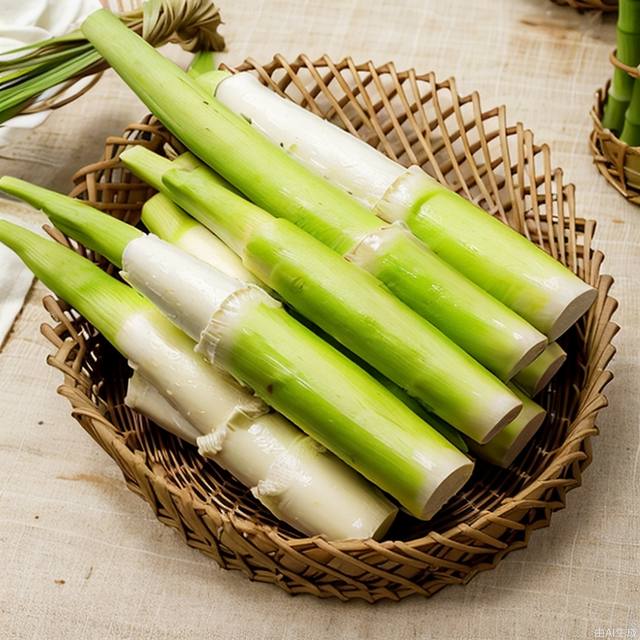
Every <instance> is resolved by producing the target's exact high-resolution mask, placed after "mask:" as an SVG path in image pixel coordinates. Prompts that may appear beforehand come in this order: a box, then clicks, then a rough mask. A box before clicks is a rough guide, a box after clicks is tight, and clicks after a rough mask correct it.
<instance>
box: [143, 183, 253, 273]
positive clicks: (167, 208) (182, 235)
mask: <svg viewBox="0 0 640 640" xmlns="http://www.w3.org/2000/svg"><path fill="white" fill-rule="evenodd" d="M142 222H143V223H144V225H145V226H146V227H147V229H149V231H150V232H151V233H152V234H154V235H156V236H158V237H159V238H161V239H162V240H166V241H167V242H170V243H171V244H174V245H176V246H177V247H180V248H181V249H182V250H183V251H186V252H187V253H190V254H191V255H193V256H196V257H197V258H200V259H201V260H204V261H205V262H208V263H209V264H211V265H213V266H214V267H216V268H217V269H220V271H222V272H223V273H225V274H226V275H228V276H230V277H232V278H236V279H238V280H242V281H243V282H247V283H248V282H252V283H254V284H259V282H258V280H257V279H256V277H255V276H254V275H253V274H252V273H251V272H250V271H248V270H247V269H246V268H245V267H244V265H243V264H242V260H241V259H240V258H239V257H238V255H237V254H236V253H235V252H234V251H232V250H231V249H229V247H228V246H227V245H226V244H225V243H224V242H222V240H220V239H219V238H218V237H217V236H215V235H214V234H213V233H211V231H209V230H208V229H207V228H206V227H204V226H203V225H201V224H200V223H199V222H196V221H195V220H194V219H193V218H192V217H191V216H190V215H189V214H188V213H186V212H185V211H183V210H182V209H181V208H180V207H179V206H178V205H177V204H175V203H174V202H172V201H171V200H170V199H169V198H168V197H167V196H165V195H164V194H162V193H156V195H155V196H153V197H151V198H149V200H147V201H146V202H145V203H144V206H143V207H142Z"/></svg>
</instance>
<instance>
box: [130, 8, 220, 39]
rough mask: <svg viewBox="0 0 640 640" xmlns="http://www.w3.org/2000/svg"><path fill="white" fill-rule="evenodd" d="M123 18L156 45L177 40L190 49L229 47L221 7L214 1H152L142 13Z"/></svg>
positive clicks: (134, 13)
mask: <svg viewBox="0 0 640 640" xmlns="http://www.w3.org/2000/svg"><path fill="white" fill-rule="evenodd" d="M121 17H122V18H124V19H125V21H127V22H129V26H130V27H131V28H133V29H134V30H135V31H137V32H138V33H141V35H142V37H143V38H144V39H145V40H146V41H147V42H149V44H151V45H153V46H154V47H159V46H161V45H163V44H165V43H167V42H175V43H177V44H179V45H180V46H181V47H182V48H183V49H185V50H186V51H202V50H205V51H224V49H225V42H224V38H223V37H222V36H221V35H220V34H219V33H218V27H219V26H220V25H221V24H222V19H221V17H220V10H219V9H218V8H217V7H216V6H215V5H214V4H213V2H211V0H148V1H147V2H145V3H144V5H143V8H142V16H140V12H139V11H136V12H132V13H130V14H126V15H125V16H121ZM140 17H142V20H140Z"/></svg>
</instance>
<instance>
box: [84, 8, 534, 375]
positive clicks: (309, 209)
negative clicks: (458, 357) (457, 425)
mask: <svg viewBox="0 0 640 640" xmlns="http://www.w3.org/2000/svg"><path fill="white" fill-rule="evenodd" d="M83 31H84V33H85V35H87V37H88V38H89V39H90V40H91V42H92V43H93V44H94V45H95V46H96V48H97V49H98V50H99V51H100V52H101V53H102V54H103V55H104V56H105V58H106V59H107V60H108V61H109V62H110V64H111V65H112V66H113V68H114V69H115V70H116V71H117V72H118V73H119V74H120V75H121V76H122V78H123V79H124V80H125V81H126V82H127V83H128V84H129V85H130V86H131V88H132V89H133V90H134V91H135V92H136V93H137V94H138V95H139V96H140V98H141V99H142V100H143V101H144V102H145V103H146V104H147V106H148V107H149V108H150V109H151V110H152V111H153V112H154V113H155V115H157V116H158V117H159V118H160V120H161V121H162V122H163V124H164V125H165V126H166V127H167V128H168V129H170V130H171V131H172V132H173V133H174V134H175V135H176V136H177V137H179V138H180V139H181V140H182V141H183V142H184V143H185V144H186V145H187V146H188V147H189V148H190V149H191V150H192V151H193V152H194V153H195V154H196V155H197V156H198V157H200V158H201V159H202V160H204V161H205V162H206V163H207V164H208V165H210V166H212V167H214V168H215V169H216V171H218V172H219V173H220V174H221V175H222V176H223V177H224V178H226V179H227V180H228V181H229V182H230V183H231V184H233V185H234V186H235V187H237V188H238V189H239V190H240V191H242V193H244V194H245V195H246V196H247V197H249V198H250V199H251V200H252V201H254V202H255V203H256V204H258V205H259V206H260V207H262V208H263V209H265V210H266V211H268V212H269V213H271V214H272V215H275V216H278V217H283V218H286V219H288V220H289V221H291V222H293V223H294V224H295V225H297V226H299V227H300V228H301V229H303V230H304V231H306V232H307V233H309V234H310V235H312V236H314V237H315V238H316V239H318V240H320V241H321V242H322V243H324V244H325V245H327V246H328V247H330V248H331V249H333V250H334V251H336V252H337V253H339V254H340V255H343V256H345V257H347V258H348V259H349V260H351V261H353V262H355V263H356V264H358V265H360V266H361V267H362V268H363V269H366V270H367V271H370V272H371V273H372V274H373V275H375V276H376V277H377V278H378V279H380V280H381V281H382V282H384V284H385V285H386V286H387V287H388V288H389V289H390V290H391V291H392V292H393V293H394V294H395V295H396V296H397V297H399V298H400V299H401V300H402V301H403V302H405V304H407V305H409V306H410V307H412V308H413V309H414V310H415V311H417V312H418V313H419V314H420V315H422V316H423V317H425V318H426V319H427V320H429V322H430V323H432V324H433V325H434V326H436V327H437V328H438V329H439V330H440V331H441V332H443V333H444V334H445V335H447V336H448V337H449V338H450V339H451V340H453V341H454V342H455V343H456V344H458V345H459V346H461V347H462V348H463V349H464V350H465V351H467V352H468V353H469V354H470V355H471V356H473V357H474V358H475V359H476V360H478V361H479V362H480V363H481V364H483V365H484V366H486V367H487V368H488V369H489V370H490V371H492V372H494V373H495V374H496V375H497V376H498V377H499V378H501V379H503V380H507V379H508V378H510V377H511V376H513V375H514V374H515V373H517V372H518V371H519V370H520V369H521V368H522V367H524V366H526V365H527V364H529V362H531V361H532V360H533V359H534V358H535V357H536V356H537V355H538V354H539V353H540V352H541V351H542V349H543V348H544V346H545V344H546V340H545V337H544V336H543V335H542V334H541V333H540V332H539V331H537V330H536V329H535V328H534V327H532V326H531V325H530V324H529V323H527V322H525V321H524V320H523V319H522V318H520V317H519V316H518V315H517V314H515V313H513V312H512V311H511V310H510V309H508V308H507V307H505V306H504V305H503V304H502V303H500V302H498V301H497V300H495V299H494V298H492V297H491V296H488V295H487V294H486V293H485V292H484V291H483V290H482V289H481V288H480V287H478V286H476V285H474V284H473V283H472V282H471V281H470V280H468V279H467V278H465V277H463V276H462V275H461V274H460V273H458V271H456V270H455V269H452V268H451V267H450V266H449V265H447V263H446V262H445V261H443V260H442V259H440V258H439V257H438V256H437V255H435V254H434V253H433V252H430V251H428V250H427V248H426V247H425V246H423V244H422V243H420V242H417V241H416V240H415V239H414V238H413V237H412V236H411V234H410V233H409V232H408V230H407V229H406V228H404V226H403V225H395V227H393V226H389V225H387V224H385V223H383V222H381V221H380V220H378V219H377V218H376V217H375V216H374V215H373V214H372V213H371V211H369V210H368V209H367V208H366V207H365V206H363V205H362V204H361V203H360V202H358V201H357V200H355V199H354V198H352V197H351V196H349V195H348V194H346V193H345V192H344V191H343V190H341V189H340V188H339V186H334V185H333V184H332V183H331V182H329V181H328V180H325V179H323V178H322V177H320V176H318V175H316V174H315V173H314V172H313V171H310V170H308V169H307V168H306V167H304V166H302V165H301V164H300V163H299V162H297V161H296V160H294V159H292V158H291V157H289V156H288V155H287V153H285V151H284V150H283V149H281V148H280V147H279V146H277V145H275V144H273V143H272V142H271V141H269V140H268V139H266V138H265V137H264V136H263V135H261V134H260V133H259V132H257V131H255V130H254V129H253V128H252V127H251V126H250V125H249V124H248V123H247V122H246V121H245V120H244V119H243V118H241V117H238V116H234V115H233V114H232V113H231V112H230V111H229V110H228V109H227V108H226V107H224V106H223V105H222V104H221V103H220V102H219V101H218V100H217V99H216V98H214V97H212V96H211V95H210V94H209V95H206V97H204V98H203V94H206V91H205V89H204V88H202V87H201V85H200V84H199V82H200V81H201V79H200V78H199V79H198V82H196V81H194V79H193V78H190V77H189V76H188V75H187V74H185V73H184V72H183V71H182V70H181V69H179V68H178V67H176V66H175V65H173V64H172V63H171V62H170V61H168V60H166V59H164V58H163V57H162V56H161V55H160V54H158V53H157V52H155V51H154V50H153V49H152V48H151V47H149V46H148V45H146V44H145V43H144V41H142V40H141V39H140V38H139V37H137V36H136V35H135V34H131V33H130V31H129V30H127V29H126V28H124V27H123V26H122V25H121V24H120V23H119V21H117V20H114V19H113V17H112V16H110V15H108V14H105V13H101V12H97V13H95V14H93V15H92V16H91V17H90V18H89V19H88V20H87V21H86V22H85V23H84V25H83ZM205 75H206V74H205ZM201 78H204V76H202V77H201ZM223 84H224V83H223ZM308 133H309V136H311V137H313V135H314V134H313V131H312V130H310V131H309V132H308ZM321 133H322V132H321ZM133 151H135V150H133ZM331 153H332V154H336V155H337V156H338V157H342V156H343V155H344V153H345V152H344V150H341V149H340V148H338V147H333V146H332V145H331ZM375 160H376V159H375V158H374V160H373V162H374V167H380V166H382V165H383V163H382V162H381V161H378V162H376V161H375ZM338 162H339V161H338ZM352 164H353V165H354V166H356V165H359V159H357V158H355V159H353V162H352ZM343 168H344V167H343V166H342V164H339V166H337V167H335V173H336V174H338V173H340V172H341V171H342V169H343ZM362 171H363V172H365V173H366V175H367V176H370V175H371V171H368V170H367V169H366V168H362ZM394 175H395V173H394ZM328 177H329V178H331V179H333V178H334V177H335V176H334V175H333V174H331V175H330V176H328ZM336 184H337V185H339V182H337V183H336ZM365 188H366V187H365V186H364V185H362V189H365ZM375 188H376V186H375V185H372V186H371V189H373V190H375Z"/></svg>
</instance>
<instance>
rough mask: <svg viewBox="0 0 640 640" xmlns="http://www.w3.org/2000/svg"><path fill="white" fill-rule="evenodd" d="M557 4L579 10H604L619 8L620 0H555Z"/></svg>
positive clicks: (610, 10) (609, 10)
mask: <svg viewBox="0 0 640 640" xmlns="http://www.w3.org/2000/svg"><path fill="white" fill-rule="evenodd" d="M553 2H555V3H556V4H559V5H563V6H568V7H573V8H574V9H578V10H579V11H604V12H612V11H617V10H618V0H553Z"/></svg>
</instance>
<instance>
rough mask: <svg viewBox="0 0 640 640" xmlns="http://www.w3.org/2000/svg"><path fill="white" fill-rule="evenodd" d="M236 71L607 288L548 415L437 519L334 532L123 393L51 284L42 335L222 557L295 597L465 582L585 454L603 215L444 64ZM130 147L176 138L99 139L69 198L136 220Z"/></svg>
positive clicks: (106, 443) (127, 454)
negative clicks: (307, 524) (268, 504)
mask: <svg viewBox="0 0 640 640" xmlns="http://www.w3.org/2000/svg"><path fill="white" fill-rule="evenodd" d="M240 68H241V69H242V70H251V71H253V72H254V73H256V74H257V75H258V76H259V78H260V79H261V80H262V81H263V82H265V83H266V84H268V85H269V86H271V87H272V88H273V89H274V90H275V91H277V92H279V93H281V94H282V95H286V96H288V97H289V98H290V99H292V100H294V101H295V102H297V103H299V104H301V105H303V106H304V107H306V108H307V109H310V110H312V111H314V112H315V113H318V114H320V115H322V116H324V117H326V118H328V119H330V120H331V121H333V122H335V123H336V124H339V125H341V126H343V127H345V128H346V129H348V130H349V131H350V132H351V133H353V134H354V135H357V136H359V137H361V138H362V139H364V140H365V141H367V142H368V143H369V144H372V145H374V146H376V147H378V148H379V149H380V150H381V151H383V152H385V153H386V154H388V155H389V156H390V157H392V158H394V159H397V160H399V161H400V162H401V163H403V164H405V165H409V164H412V163H415V164H420V165H422V166H423V167H424V168H425V169H426V170H427V171H428V172H429V173H430V174H432V175H433V176H435V177H436V178H437V179H438V180H440V181H441V182H442V183H444V184H446V185H448V186H449V187H451V188H452V189H454V190H455V191H457V192H459V193H460V194H462V195H463V196H465V197H467V198H470V199H472V200H473V201H474V202H476V203H478V204H479V205H480V206H481V207H483V208H484V209H485V210H486V211H487V212H488V214H487V215H494V216H496V217H498V218H499V219H500V220H502V221H503V222H504V223H505V224H509V225H510V226H512V227H513V228H514V229H517V230H518V231H519V232H520V233H523V234H524V235H526V236H527V237H528V238H529V239H530V240H531V241H532V242H535V243H537V244H538V245H540V246H541V247H543V248H544V249H545V250H547V251H548V252H550V253H551V255H553V256H554V257H555V258H557V259H558V260H560V261H561V262H562V263H563V264H565V265H567V266H568V267H569V268H570V269H571V270H572V271H574V272H575V273H577V274H578V275H579V276H580V277H582V278H584V279H585V280H586V281H587V282H589V283H590V284H592V285H593V286H594V287H596V288H597V290H598V298H597V301H596V303H595V304H594V305H593V307H592V308H591V310H590V311H589V312H588V313H587V315H586V316H584V317H583V318H582V319H581V320H580V321H579V322H578V324H577V325H576V326H575V327H573V328H572V329H571V330H570V331H569V332H568V333H567V334H566V335H565V336H563V338H562V340H561V343H562V346H563V347H564V349H565V350H566V351H567V353H568V360H567V362H566V364H565V365H564V367H563V370H562V371H561V372H560V374H558V375H557V376H556V378H555V379H554V380H553V381H552V383H551V384H550V386H549V387H548V388H547V389H546V390H545V391H544V392H543V393H542V394H541V395H540V396H539V397H538V401H539V402H540V403H541V404H542V405H544V406H545V408H546V409H547V410H548V417H547V419H546V422H545V424H544V425H543V426H542V427H541V429H540V430H539V431H538V433H537V435H536V436H535V437H534V439H533V440H532V441H531V443H530V444H529V445H528V446H527V447H526V450H525V451H523V453H522V454H521V455H520V456H518V458H517V459H516V460H515V462H514V463H513V464H512V465H511V467H510V468H509V469H507V470H504V469H499V468H497V467H494V466H491V465H489V464H485V463H482V462H478V464H477V467H476V470H475V472H474V475H473V477H472V479H471V480H470V481H469V482H468V484H467V485H466V487H465V488H464V489H463V490H462V491H461V492H460V493H459V494H458V495H456V496H455V497H454V498H452V499H451V500H450V501H449V502H448V503H447V505H446V506H445V507H444V508H443V509H442V510H441V511H440V512H439V513H438V514H437V515H436V516H435V517H434V518H433V519H432V520H430V521H428V522H421V521H418V520H416V519H414V518H411V517H410V516H407V515H405V514H401V515H400V516H399V517H398V519H397V520H396V522H395V523H394V525H393V526H392V528H391V530H390V531H389V533H388V535H387V536H386V538H385V540H383V541H381V542H376V541H374V540H346V541H329V540H327V539H325V538H324V537H322V536H318V537H313V538H308V537H305V536H303V535H301V534H299V533H298V532H297V531H295V530H294V529H292V528H291V527H290V526H289V525H286V524H284V523H282V522H280V521H278V520H276V519H275V518H274V517H273V516H272V515H271V514H270V513H269V512H267V511H266V510H265V509H264V508H263V507H262V506H261V505H260V504H259V503H258V502H257V501H256V500H255V499H254V498H253V497H252V495H251V493H250V492H249V490H248V489H247V488H246V487H244V486H242V485H241V484H240V483H239V482H237V481H236V480H235V479H234V478H233V477H231V476H230V475H229V474H228V473H227V472H225V471H224V470H223V469H221V468H219V467H218V466H217V465H216V464H215V463H214V462H212V461H209V460H205V459H204V458H202V457H200V456H198V454H197V452H196V450H195V448H193V447H191V446H189V445H187V444H185V443H183V442H181V441H180V440H179V439H178V438H176V437H174V436H172V435H171V434H169V433H166V432H164V431H163V430H162V429H160V428H159V427H157V426H156V425H155V424H153V423H150V422H149V421H148V420H147V419H146V418H144V417H142V416H140V415H138V414H136V413H135V412H133V411H131V410H130V409H129V408H127V407H126V406H125V405H124V396H125V390H126V385H127V377H128V375H129V370H128V366H127V363H126V362H125V360H124V358H122V357H121V356H120V355H118V354H117V353H116V352H115V351H114V350H113V349H112V348H111V347H110V345H109V344H108V343H107V342H106V341H105V340H104V339H103V337H102V336H101V335H99V334H98V333H97V332H96V331H95V329H94V328H93V327H92V326H91V325H90V324H89V323H88V322H87V321H86V320H85V319H84V318H82V317H80V316H79V315H78V314H77V313H76V312H75V311H74V310H73V309H70V308H69V307H68V306H67V305H65V304H64V303H63V302H61V301H59V300H58V301H55V300H54V299H53V298H50V297H49V298H46V299H45V301H44V304H45V306H46V308H47V309H48V311H49V312H50V313H51V315H52V317H53V319H54V321H55V322H56V323H57V324H55V326H48V325H44V326H43V332H44V335H45V336H46V337H47V338H48V339H49V340H50V341H51V343H52V344H53V347H54V349H55V353H54V354H53V355H51V356H50V357H49V363H50V364H51V365H52V366H54V367H56V368H58V369H59V370H60V371H61V372H62V373H63V374H64V383H63V384H62V385H61V387H60V389H59V391H60V393H61V394H62V395H64V396H66V397H67V398H68V399H69V401H70V403H71V405H72V413H73V415H74V417H75V418H76V419H77V420H78V422H79V423H80V424H81V425H82V427H83V428H84V429H85V430H86V431H87V432H88V433H89V434H90V435H91V436H92V437H93V438H94V439H95V440H96V441H97V442H98V444H99V445H100V446H101V447H102V448H103V449H104V450H105V451H106V452H107V453H108V454H109V455H110V456H111V457H112V458H113V459H114V460H115V461H116V463H117V464H118V465H119V467H120V468H121V470H122V473H123V475H124V478H125V480H126V482H127V485H128V486H129V488H130V489H131V490H132V491H134V492H135V493H137V494H138V495H140V496H141V497H142V498H143V499H144V500H145V501H146V502H148V504H149V505H150V506H151V508H152V510H153V512H154V513H155V515H156V517H157V518H158V519H159V520H160V521H161V522H163V523H164V524H166V525H169V526H171V527H173V528H175V529H176V530H178V531H179V533H180V535H181V536H182V538H183V539H184V541H185V542H186V543H187V544H188V545H189V546H191V547H193V548H195V549H199V550H200V551H202V552H203V553H204V554H205V555H207V556H209V557H211V558H213V559H214V560H215V561H216V562H217V563H218V564H220V565H221V566H222V567H224V568H227V569H236V570H240V571H242V572H243V573H245V574H246V575H247V577H249V578H250V579H252V580H257V581H260V582H270V583H274V584H276V585H278V586H279V587H280V588H282V589H284V590H285V591H287V592H289V593H291V594H299V593H307V594H312V595H315V596H318V597H323V598H327V597H336V598H340V599H342V600H349V599H353V598H362V599H365V600H367V601H369V602H375V601H379V600H383V599H390V600H400V599H402V598H405V597H407V596H410V595H414V594H421V595H423V596H430V595H432V594H434V593H435V592H437V591H439V590H440V589H442V588H443V587H445V586H447V585H450V584H464V583H466V582H468V581H469V580H470V579H471V578H472V577H473V576H474V575H475V574H477V573H478V572H479V571H482V570H485V569H491V568H493V567H495V566H496V564H497V563H498V562H499V561H500V560H501V559H502V558H503V557H504V556H505V555H506V554H507V553H509V552H510V551H513V550H515V549H519V548H522V547H524V546H526V545H527V542H528V539H529V536H530V535H531V533H532V531H534V530H535V529H539V528H541V527H546V526H547V525H548V524H549V521H550V518H551V514H552V513H553V512H554V511H556V510H558V509H561V508H563V507H564V506H565V499H566V493H567V491H569V490H570V489H573V488H575V487H577V486H579V485H580V482H581V475H582V471H583V470H584V469H585V467H586V466H587V465H588V464H589V463H590V461H591V444H590V439H591V437H592V436H594V435H596V434H597V432H598V430H597V427H596V424H595V422H596V417H597V415H598V412H599V411H600V410H601V409H602V408H603V407H604V406H606V404H607V400H606V398H605V396H604V395H603V390H604V388H605V386H606V385H607V383H608V382H609V381H610V380H611V378H612V374H611V373H610V372H609V371H608V370H607V369H606V367H607V364H608V362H609V360H610V359H611V357H612V356H613V354H614V352H615V349H614V347H613V346H612V344H611V341H612V339H613V337H614V335H615V334H616V331H617V326H616V325H615V324H613V323H612V322H611V317H612V314H613V312H614V310H615V308H616V302H615V300H614V299H612V298H611V297H610V296H609V288H610V286H611V284H612V279H611V277H609V276H607V275H601V274H600V267H601V264H602V260H603V255H602V253H600V252H599V251H596V250H594V249H593V248H592V240H593V234H594V229H595V223H594V222H593V221H590V220H585V219H582V218H579V217H577V216H576V213H575V207H574V204H575V202H574V189H573V186H572V185H569V184H565V183H564V181H563V175H562V171H561V170H560V169H552V168H551V167H552V165H551V160H550V157H549V150H548V148H547V147H546V146H544V145H543V146H537V145H536V144H534V141H533V135H532V133H531V132H530V131H528V130H526V129H524V128H523V127H522V125H520V124H515V125H508V124H507V119H506V115H505V109H504V107H496V108H492V109H488V110H483V109H482V108H481V105H480V100H479V98H478V95H477V94H476V93H473V94H471V95H468V96H460V95H459V94H458V93H457V91H456V87H455V83H454V81H453V80H452V79H449V80H444V81H438V80H436V78H435V76H434V75H433V74H432V73H427V74H423V75H418V74H417V73H416V72H415V71H414V70H408V71H402V72H399V71H396V69H395V67H394V66H393V64H386V65H383V66H382V67H377V68H376V67H374V66H373V65H372V64H371V63H364V64H358V65H356V64H354V62H353V61H352V60H351V59H349V58H347V59H345V60H342V61H341V62H338V63H334V62H333V61H332V60H330V59H329V58H328V57H323V58H320V59H319V60H316V61H312V60H310V59H309V58H307V57H306V56H303V55H301V56H299V57H298V58H297V59H296V60H294V61H293V62H287V61H286V60H285V59H284V58H283V57H281V56H276V57H275V58H274V59H273V61H272V62H271V63H269V64H266V65H264V66H261V65H259V64H256V63H255V62H253V61H251V60H249V61H247V62H245V63H244V64H243V65H242V67H240ZM132 144H144V145H145V146H147V147H149V148H151V149H153V150H156V151H158V152H160V153H165V154H167V155H169V156H171V155H172V154H174V153H176V152H179V151H181V149H182V147H181V145H180V144H179V143H178V142H177V141H176V140H175V139H174V138H173V137H172V136H171V135H170V134H169V133H168V132H167V131H166V130H165V129H163V128H162V126H161V125H160V124H159V123H158V122H157V121H156V120H155V119H154V118H152V117H151V116H147V117H146V118H145V119H144V121H143V122H142V123H139V124H134V125H131V126H129V127H127V129H126V130H125V132H124V134H123V135H121V136H114V137H110V138H109V139H108V140H107V143H106V148H105V152H104V156H103V158H102V160H100V161H98V162H96V163H95V164H92V165H90V166H88V167H85V168H83V169H81V170H80V171H79V172H78V173H77V174H76V175H75V176H74V182H75V185H76V186H75V188H74V190H73V192H72V195H74V196H76V197H79V198H82V199H86V200H88V201H89V202H91V203H92V204H94V205H95V206H97V207H98V208H100V209H102V210H103V211H106V212H109V213H110V214H112V215H114V216H117V217H119V218H122V219H125V220H127V221H129V222H132V223H138V221H139V216H140V209H141V206H142V204H143V203H144V202H145V200H146V199H147V198H148V197H150V196H151V195H152V193H153V192H152V191H151V190H150V189H149V188H148V187H146V186H145V185H142V184H140V183H139V182H138V181H137V180H136V179H135V178H134V177H133V176H132V175H131V174H130V173H129V172H128V171H127V170H126V169H125V168H124V167H123V166H122V165H121V163H120V161H119V154H120V153H121V152H122V151H123V150H124V149H125V148H126V146H127V145H132ZM54 235H55V236H56V237H57V239H59V240H60V241H61V242H66V239H65V238H64V236H62V235H61V234H59V233H55V232H54ZM78 251H80V252H82V253H83V254H85V255H88V256H89V257H91V258H92V259H96V261H98V262H99V264H101V265H103V266H104V267H105V268H110V267H107V265H105V264H104V262H101V261H100V259H98V258H97V257H96V256H94V255H93V254H91V252H88V251H85V249H84V248H82V247H78ZM214 575H215V574H214V573H213V572H212V577H213V576H214Z"/></svg>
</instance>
